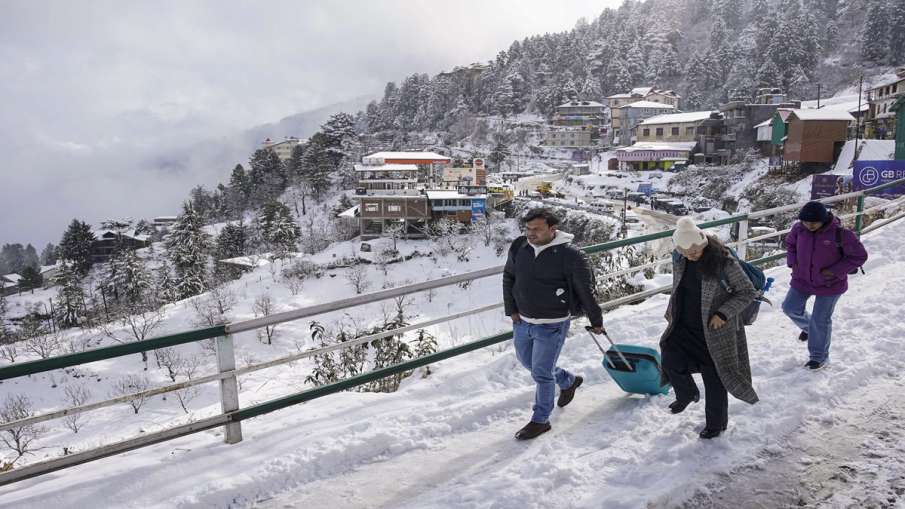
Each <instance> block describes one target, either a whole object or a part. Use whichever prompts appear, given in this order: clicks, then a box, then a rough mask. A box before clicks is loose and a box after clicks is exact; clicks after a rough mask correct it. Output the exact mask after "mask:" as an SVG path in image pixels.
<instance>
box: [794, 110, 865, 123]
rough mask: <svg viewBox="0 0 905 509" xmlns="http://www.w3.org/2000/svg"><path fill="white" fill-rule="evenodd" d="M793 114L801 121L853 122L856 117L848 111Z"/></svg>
mask: <svg viewBox="0 0 905 509" xmlns="http://www.w3.org/2000/svg"><path fill="white" fill-rule="evenodd" d="M792 114H794V115H795V116H796V117H798V118H799V119H801V120H845V121H848V122H851V121H853V120H855V117H853V116H851V115H850V114H849V113H848V112H847V111H840V110H832V109H823V108H821V109H819V110H792Z"/></svg>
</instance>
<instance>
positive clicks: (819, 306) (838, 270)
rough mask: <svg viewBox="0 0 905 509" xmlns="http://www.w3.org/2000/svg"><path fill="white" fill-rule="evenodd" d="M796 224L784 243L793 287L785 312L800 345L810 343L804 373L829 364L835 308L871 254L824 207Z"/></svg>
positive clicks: (806, 212)
mask: <svg viewBox="0 0 905 509" xmlns="http://www.w3.org/2000/svg"><path fill="white" fill-rule="evenodd" d="M798 219H799V220H800V221H799V222H797V223H795V225H794V226H792V231H791V232H789V235H788V236H787V237H786V264H787V265H788V266H789V267H791V268H792V284H791V286H790V288H789V293H788V295H786V299H785V301H784V302H783V303H782V310H783V312H784V313H785V314H786V315H787V316H788V317H789V318H791V319H792V321H793V322H794V323H795V325H797V326H798V327H799V328H800V329H801V335H800V336H798V339H800V340H802V341H807V342H808V352H809V353H810V360H808V362H807V364H805V365H804V367H805V368H807V369H810V370H818V369H820V368H822V367H824V366H825V365H826V363H827V362H828V361H829V353H830V335H831V333H832V329H833V308H834V307H835V306H836V301H838V300H839V297H840V296H841V295H842V294H843V293H845V291H846V290H848V274H849V272H851V271H853V270H855V269H857V268H858V267H860V266H861V265H863V264H864V262H865V261H866V260H867V252H866V251H865V250H864V246H863V245H862V244H861V241H860V240H858V236H857V235H855V233H854V232H853V231H851V230H846V229H845V228H843V227H842V222H841V221H840V220H839V218H837V217H834V216H833V215H832V214H831V213H830V212H829V211H828V210H827V209H826V207H825V206H824V205H823V204H822V203H820V202H816V201H812V202H808V203H807V204H806V205H805V206H804V207H802V209H801V212H799V213H798ZM811 296H814V310H813V313H811V314H808V312H807V311H806V310H805V304H806V303H807V301H808V299H809V298H811Z"/></svg>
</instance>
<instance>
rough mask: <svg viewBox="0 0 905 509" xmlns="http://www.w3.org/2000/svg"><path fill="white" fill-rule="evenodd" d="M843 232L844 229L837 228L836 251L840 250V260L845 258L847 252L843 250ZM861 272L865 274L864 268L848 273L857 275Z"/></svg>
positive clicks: (857, 268)
mask: <svg viewBox="0 0 905 509" xmlns="http://www.w3.org/2000/svg"><path fill="white" fill-rule="evenodd" d="M842 230H843V228H836V249H838V250H839V258H845V250H844V249H842ZM859 270H860V271H861V273H862V274H864V267H860V266H859V267H855V268H854V269H852V270H850V271H849V272H848V273H849V274H857V273H858V271H859Z"/></svg>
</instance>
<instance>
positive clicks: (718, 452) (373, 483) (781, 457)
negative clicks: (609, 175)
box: [0, 222, 905, 509]
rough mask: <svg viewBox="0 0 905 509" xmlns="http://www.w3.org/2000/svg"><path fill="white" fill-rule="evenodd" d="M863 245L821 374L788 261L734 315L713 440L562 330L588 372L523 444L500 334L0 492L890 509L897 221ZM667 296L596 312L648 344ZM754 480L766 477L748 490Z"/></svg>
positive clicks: (49, 498) (6, 497) (261, 500)
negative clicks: (227, 430)
mask: <svg viewBox="0 0 905 509" xmlns="http://www.w3.org/2000/svg"><path fill="white" fill-rule="evenodd" d="M865 243H866V245H867V248H868V251H869V253H870V256H871V258H870V260H869V261H868V263H867V265H866V266H865V270H866V271H867V274H866V275H858V276H854V277H853V278H852V281H851V289H850V291H849V293H848V294H846V295H845V296H844V297H843V298H842V299H841V300H840V302H839V305H838V306H837V314H836V320H835V325H834V331H833V333H834V341H833V349H832V362H831V364H830V366H829V367H828V368H826V369H824V370H822V371H820V372H816V373H811V372H806V371H805V370H803V369H801V365H802V364H803V363H804V361H805V360H806V357H807V355H806V350H805V346H804V345H803V344H802V343H800V342H799V341H797V339H796V337H797V335H798V332H797V331H796V330H795V328H794V326H793V325H792V324H791V323H790V322H789V321H788V320H787V319H786V318H785V317H784V316H783V315H782V313H781V311H780V310H779V309H778V307H779V303H780V302H781V300H782V296H783V295H784V293H785V291H786V290H787V288H788V273H787V270H786V269H785V268H777V269H772V270H771V274H770V275H771V276H773V277H775V278H776V279H777V282H776V284H775V286H774V289H773V290H772V291H771V294H770V295H769V296H770V297H771V298H772V300H773V301H774V302H775V304H776V307H775V308H773V309H770V308H767V309H765V310H764V311H763V312H762V313H761V316H760V318H759V320H758V322H757V323H756V324H755V325H754V326H752V327H750V328H749V344H750V351H751V357H752V368H753V377H754V385H755V388H756V389H757V390H758V392H759V394H760V397H761V401H760V402H759V403H758V404H756V405H753V406H749V405H747V404H745V403H742V402H739V401H734V400H732V401H731V402H730V408H729V415H730V428H729V430H728V432H727V433H726V434H725V435H724V436H721V437H720V438H718V439H715V440H711V441H702V440H700V439H698V437H697V433H696V432H697V431H698V430H699V429H700V428H701V427H702V425H703V410H704V409H703V404H701V403H699V404H696V405H692V406H691V407H690V408H689V409H688V410H687V411H686V412H684V413H683V414H681V415H671V414H670V413H669V410H668V408H667V405H668V404H669V402H670V401H671V396H666V397H654V398H646V397H637V396H632V397H630V396H626V395H624V394H623V393H622V392H621V391H620V390H619V389H618V387H616V385H615V384H614V383H613V382H612V381H611V380H610V379H609V378H608V376H607V375H606V373H605V372H604V371H603V369H602V368H601V367H600V364H599V362H600V353H599V352H598V351H597V349H596V347H595V346H594V345H593V343H592V342H591V340H590V339H589V338H588V337H587V336H586V335H585V334H584V333H583V332H582V333H578V332H576V333H575V334H573V335H572V336H571V338H570V339H569V341H568V342H567V344H566V346H565V348H564V350H563V355H562V361H561V364H562V365H563V366H564V367H568V368H569V369H571V370H573V371H575V372H577V373H581V374H583V375H584V376H585V378H586V382H585V385H584V386H582V388H581V389H580V390H579V392H578V393H577V396H576V399H575V401H574V402H573V403H572V404H571V405H570V406H569V407H567V408H565V409H558V410H557V411H555V412H554V415H553V417H552V419H551V422H552V424H553V430H552V432H550V433H548V434H546V435H544V436H542V437H540V438H538V439H537V440H534V441H531V442H527V443H523V442H517V441H515V440H514V439H513V438H512V434H513V433H514V432H515V431H516V430H517V429H518V428H519V427H520V426H521V425H523V424H524V423H525V422H527V420H528V418H529V417H530V411H531V410H530V407H531V401H532V394H533V383H532V381H531V378H530V376H529V375H528V373H527V372H525V371H524V370H523V369H522V368H521V367H519V366H518V364H517V362H516V360H515V356H514V354H513V353H512V350H511V347H510V346H509V345H502V346H500V347H493V348H489V349H485V350H482V351H479V352H474V353H472V354H469V355H465V356H462V357H458V358H454V359H449V360H447V361H444V362H442V363H440V364H439V365H437V366H436V367H435V368H434V371H435V372H434V374H432V375H431V376H430V377H428V378H426V379H422V378H420V376H419V375H416V376H413V377H411V378H409V379H407V380H406V381H405V383H404V384H403V388H402V389H401V390H400V391H398V392H396V393H393V394H388V395H380V394H368V393H343V394H338V395H335V396H330V397H327V398H322V399H319V400H315V401H312V402H310V403H307V404H304V405H300V406H298V407H294V408H291V409H287V410H283V411H280V412H277V413H274V414H270V415H266V416H263V417H260V418H256V419H253V420H251V421H249V422H247V423H244V424H243V428H244V433H245V440H244V441H243V442H242V443H240V444H237V445H231V446H230V445H224V444H222V442H221V439H220V437H219V436H218V435H217V434H215V433H202V434H200V435H198V436H194V437H186V438H183V439H180V440H176V441H173V442H169V443H166V444H161V445H158V446H154V447H150V448H147V449H144V450H140V451H135V452H133V453H129V454H126V455H121V456H117V457H114V458H109V459H106V460H102V461H99V462H96V463H92V464H88V465H82V466H79V467H76V468H73V469H70V470H66V471H64V472H60V473H56V474H51V475H48V476H44V477H41V478H37V479H32V480H28V481H24V482H21V483H18V484H17V485H15V486H10V487H4V488H0V507H16V508H42V509H43V508H47V507H54V508H55V509H61V508H64V507H86V505H84V504H86V503H88V502H91V504H90V505H91V506H92V507H142V508H145V507H161V508H162V507H168V508H169V507H243V506H255V507H262V508H282V507H299V508H309V507H312V506H315V507H329V508H343V507H345V508H359V507H360V508H364V507H368V508H373V507H394V508H396V507H404V508H416V507H425V508H427V507H431V508H435V507H463V508H472V507H474V508H495V509H502V508H513V509H523V508H546V507H558V508H566V507H569V508H571V507H581V508H584V507H587V508H592V507H593V508H599V507H605V508H607V509H622V508H626V509H627V508H639V507H681V506H683V505H684V506H685V507H706V506H707V505H706V504H708V503H709V504H710V506H711V507H727V506H729V505H731V506H732V507H733V508H734V509H738V508H744V507H759V506H762V507H783V504H785V503H786V502H785V499H781V498H779V497H781V496H785V495H786V494H791V495H793V496H797V497H802V500H803V501H804V503H806V504H814V505H817V506H820V507H871V505H870V502H869V501H868V499H865V498H863V497H862V498H859V497H860V496H861V493H862V488H861V486H863V487H864V488H865V489H870V490H872V495H871V496H874V495H876V497H875V498H872V499H870V500H871V501H872V500H876V501H877V505H874V506H873V507H897V506H895V505H891V504H899V506H901V501H897V502H889V501H888V500H889V497H899V499H901V495H899V494H898V491H897V490H900V489H901V486H902V484H901V475H902V470H903V469H902V459H903V457H905V452H903V451H902V442H901V440H902V439H901V433H897V430H900V428H899V426H900V425H899V424H898V423H899V422H901V420H900V417H901V414H902V410H901V409H902V404H901V403H902V398H901V397H900V396H898V394H901V393H902V383H903V382H902V373H903V370H905V351H903V348H902V342H903V339H905V324H903V322H902V321H901V319H900V317H901V316H902V314H903V305H905V304H903V303H905V271H903V268H905V255H903V252H905V222H902V223H896V224H893V225H891V226H889V227H887V228H885V229H883V230H881V231H879V232H875V233H873V234H870V235H868V236H866V238H865ZM665 305H666V298H665V297H664V296H659V297H656V298H653V299H650V300H649V301H647V302H644V303H642V304H639V305H636V306H627V307H623V308H620V309H617V310H615V311H613V312H610V313H607V315H606V316H605V318H604V320H605V324H606V326H607V328H608V329H609V330H610V332H611V334H612V335H613V337H614V339H617V340H619V341H623V342H630V343H639V344H644V345H649V346H655V345H656V343H657V339H658V336H659V334H660V333H661V331H662V330H663V328H664V326H665V321H664V320H663V318H662V316H663V310H664V308H665ZM579 325H582V324H578V325H576V326H575V327H574V330H575V331H578V330H581V327H580V326H579ZM893 393H897V395H896V398H898V399H895V398H893V399H890V400H889V402H888V403H884V401H886V398H888V397H889V396H890V395H891V394H893ZM889 409H894V410H895V411H886V410H889ZM865 444H866V445H865ZM876 454H880V456H876V457H875V455H876ZM843 465H845V467H846V468H843ZM848 469H854V471H856V472H857V474H853V473H852V472H851V471H849V470H848ZM837 474H838V475H837ZM759 476H763V477H759ZM840 476H842V477H845V478H847V479H849V480H850V481H851V480H852V479H854V481H852V482H846V481H843V480H840V479H842V477H840ZM897 476H898V477H897ZM749 479H750V482H749ZM759 479H763V481H764V482H765V483H767V484H771V485H772V486H771V487H770V490H772V491H769V490H768V491H757V490H754V489H753V488H750V486H749V484H754V485H756V484H757V482H759V481H758V480H759ZM771 480H772V481H775V482H773V483H771V482H770V481H771ZM724 487H725V489H722V488H724ZM811 487H813V488H814V489H813V491H812V490H811ZM721 493H722V495H721ZM720 497H723V498H720ZM761 497H766V498H764V500H765V501H773V500H775V501H777V503H779V505H769V504H768V505H766V506H765V505H763V504H761V505H758V504H760V502H759V501H758V500H759V499H760V498H761ZM790 500H791V499H790ZM884 500H886V502H883V501H884ZM780 501H781V502H780ZM699 503H700V505H698V504H699ZM790 503H796V504H797V499H795V501H793V502H790ZM720 504H723V505H720ZM820 504H822V505H820ZM883 504H887V505H883Z"/></svg>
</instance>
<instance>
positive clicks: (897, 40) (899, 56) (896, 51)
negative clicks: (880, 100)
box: [887, 0, 905, 115]
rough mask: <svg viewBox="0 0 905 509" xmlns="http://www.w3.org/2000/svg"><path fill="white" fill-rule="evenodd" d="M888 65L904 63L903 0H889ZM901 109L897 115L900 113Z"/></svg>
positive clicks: (904, 2) (904, 18)
mask: <svg viewBox="0 0 905 509" xmlns="http://www.w3.org/2000/svg"><path fill="white" fill-rule="evenodd" d="M887 12H888V13H889V53H888V57H889V60H888V63H889V65H896V66H898V65H903V64H905V0H889V6H888V8H887ZM901 114H902V113H901V111H900V112H899V115H901Z"/></svg>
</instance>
